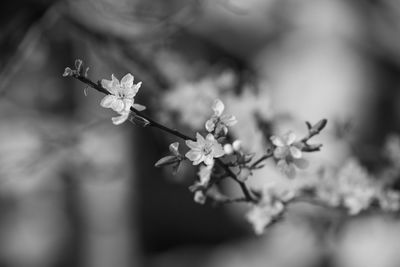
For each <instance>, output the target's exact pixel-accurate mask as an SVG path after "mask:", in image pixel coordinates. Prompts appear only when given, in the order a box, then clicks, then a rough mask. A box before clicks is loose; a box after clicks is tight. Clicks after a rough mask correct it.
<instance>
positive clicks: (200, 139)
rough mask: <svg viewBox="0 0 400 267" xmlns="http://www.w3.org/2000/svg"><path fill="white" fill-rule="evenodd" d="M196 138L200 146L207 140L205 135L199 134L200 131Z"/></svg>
mask: <svg viewBox="0 0 400 267" xmlns="http://www.w3.org/2000/svg"><path fill="white" fill-rule="evenodd" d="M196 139H197V141H196V142H197V143H198V144H199V145H200V146H202V145H204V144H205V142H206V140H205V139H204V137H203V136H202V135H201V134H199V133H196Z"/></svg>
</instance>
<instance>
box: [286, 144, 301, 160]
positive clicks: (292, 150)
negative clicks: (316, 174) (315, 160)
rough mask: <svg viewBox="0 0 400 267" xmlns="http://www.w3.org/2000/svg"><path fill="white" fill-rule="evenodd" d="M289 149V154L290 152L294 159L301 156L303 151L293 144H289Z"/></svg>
mask: <svg viewBox="0 0 400 267" xmlns="http://www.w3.org/2000/svg"><path fill="white" fill-rule="evenodd" d="M289 149H290V154H291V155H292V157H293V158H295V159H299V158H301V156H302V155H303V153H302V152H301V150H300V149H298V148H297V147H295V146H290V147H289Z"/></svg>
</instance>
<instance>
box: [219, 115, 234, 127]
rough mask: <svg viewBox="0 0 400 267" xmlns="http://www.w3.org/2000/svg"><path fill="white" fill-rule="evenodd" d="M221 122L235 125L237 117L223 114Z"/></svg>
mask: <svg viewBox="0 0 400 267" xmlns="http://www.w3.org/2000/svg"><path fill="white" fill-rule="evenodd" d="M221 122H222V123H223V124H225V125H226V126H229V127H230V126H233V125H235V124H236V123H237V119H236V117H235V116H233V115H222V116H221Z"/></svg>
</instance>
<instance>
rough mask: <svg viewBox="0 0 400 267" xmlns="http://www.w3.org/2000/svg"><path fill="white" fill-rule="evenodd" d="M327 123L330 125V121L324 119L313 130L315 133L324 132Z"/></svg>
mask: <svg viewBox="0 0 400 267" xmlns="http://www.w3.org/2000/svg"><path fill="white" fill-rule="evenodd" d="M327 123H328V120H327V119H322V120H320V121H319V122H317V123H316V124H315V125H314V126H313V129H314V130H315V131H317V132H320V131H322V130H323V129H324V128H325V126H326V124H327Z"/></svg>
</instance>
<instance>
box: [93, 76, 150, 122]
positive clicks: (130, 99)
mask: <svg viewBox="0 0 400 267" xmlns="http://www.w3.org/2000/svg"><path fill="white" fill-rule="evenodd" d="M133 80H134V78H133V76H132V74H130V73H128V74H126V75H125V76H124V77H123V78H122V79H121V81H119V80H118V79H117V78H116V77H115V76H114V74H113V75H111V80H106V79H103V80H101V85H102V86H103V87H104V88H105V89H107V91H108V92H110V94H109V95H106V96H105V97H104V98H103V99H102V100H101V102H100V105H101V106H102V107H104V108H111V109H112V110H114V111H115V112H117V113H119V114H120V116H118V117H114V118H112V122H113V123H114V124H116V125H118V124H121V123H123V122H125V121H126V120H127V119H128V118H129V113H130V109H131V107H133V108H135V109H136V110H139V111H142V110H144V109H145V107H144V106H142V105H139V104H135V99H134V97H135V96H136V94H137V92H138V91H139V88H140V86H141V85H142V83H141V82H139V83H137V84H134V83H133Z"/></svg>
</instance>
